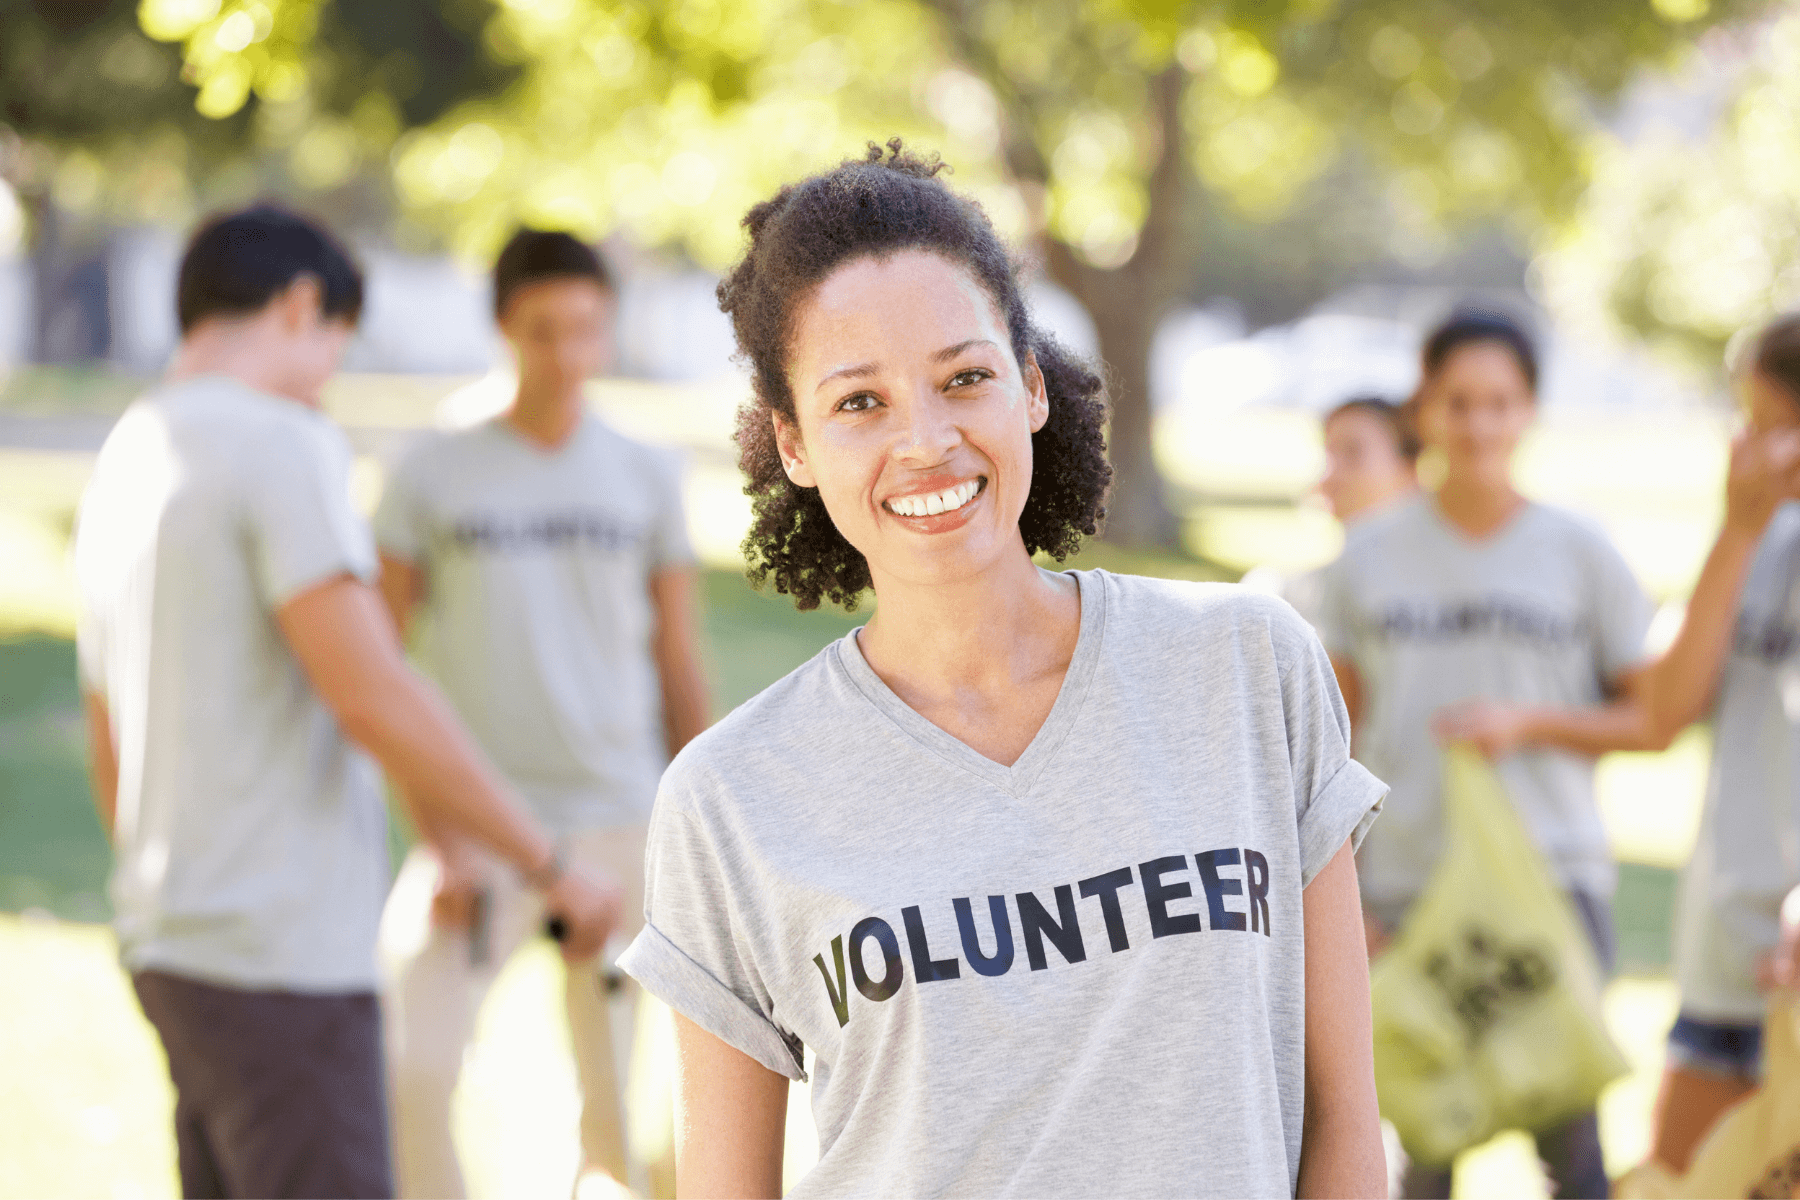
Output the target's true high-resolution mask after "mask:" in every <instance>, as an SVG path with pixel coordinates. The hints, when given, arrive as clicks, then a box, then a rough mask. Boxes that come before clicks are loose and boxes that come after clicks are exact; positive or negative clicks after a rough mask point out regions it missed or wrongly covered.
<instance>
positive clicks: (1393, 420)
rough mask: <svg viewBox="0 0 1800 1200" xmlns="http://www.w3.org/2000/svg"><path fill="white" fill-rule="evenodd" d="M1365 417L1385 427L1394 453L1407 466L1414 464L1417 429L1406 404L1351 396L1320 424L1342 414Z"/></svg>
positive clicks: (1408, 405)
mask: <svg viewBox="0 0 1800 1200" xmlns="http://www.w3.org/2000/svg"><path fill="white" fill-rule="evenodd" d="M1353 412H1358V413H1368V414H1369V415H1370V416H1371V417H1374V418H1375V419H1376V420H1378V421H1380V422H1381V423H1382V424H1383V425H1384V426H1386V427H1387V431H1388V433H1389V434H1391V435H1392V436H1393V439H1394V449H1396V450H1398V451H1399V452H1400V457H1401V458H1404V459H1405V460H1406V461H1407V462H1417V461H1418V458H1419V450H1420V448H1421V447H1420V444H1419V429H1418V422H1417V421H1416V420H1415V419H1414V412H1413V406H1412V403H1411V402H1410V401H1408V402H1407V403H1405V404H1395V403H1394V402H1393V401H1392V400H1389V399H1387V398H1386V397H1385V396H1352V397H1351V398H1350V399H1348V400H1346V401H1344V402H1343V403H1342V404H1340V405H1338V406H1337V407H1336V408H1334V409H1332V410H1331V411H1330V412H1328V413H1326V414H1325V420H1324V421H1323V422H1322V424H1325V425H1329V424H1331V423H1332V422H1333V421H1335V420H1336V419H1337V418H1339V417H1341V416H1343V415H1344V414H1345V413H1353Z"/></svg>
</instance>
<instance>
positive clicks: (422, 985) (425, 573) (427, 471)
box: [375, 230, 706, 1197]
mask: <svg viewBox="0 0 1800 1200" xmlns="http://www.w3.org/2000/svg"><path fill="white" fill-rule="evenodd" d="M615 304H616V301H615V296H614V291H613V286H612V280H611V276H610V274H609V273H608V272H607V269H606V266H605V264H604V263H603V262H602V261H601V259H600V257H599V255H598V254H596V253H595V252H594V250H593V249H592V248H591V247H589V246H586V245H584V244H583V243H581V242H579V241H577V240H576V239H575V238H573V237H571V236H570V235H568V234H566V233H543V232H535V231H530V230H527V231H523V232H521V233H519V234H518V235H517V236H515V237H514V238H513V239H512V240H511V241H510V242H508V243H507V245H506V248H505V249H504V250H503V251H501V254H500V258H499V261H498V263H497V264H496V266H495V269H494V307H495V312H496V315H497V317H498V320H499V325H500V331H501V333H502V334H503V335H505V338H506V340H507V342H508V344H509V345H510V347H511V348H512V351H513V355H514V358H515V359H516V362H517V367H518V382H517V387H516V390H515V391H514V393H513V396H512V402H511V404H510V405H509V406H508V407H507V409H506V410H505V411H504V412H503V413H501V414H500V415H498V416H496V417H494V418H492V419H490V420H486V421H482V422H479V423H477V424H475V425H473V426H471V427H468V428H464V429H460V430H457V431H455V432H450V433H444V434H439V435H435V436H433V437H431V438H429V439H428V440H427V441H425V442H424V443H423V444H421V445H419V446H417V447H416V448H414V449H413V451H412V452H411V453H410V454H408V455H407V456H406V457H405V459H404V460H403V461H401V462H400V463H399V465H398V466H397V467H396V469H395V470H394V472H393V476H392V478H391V479H390V480H389V482H388V487H387V491H386V493H385V495H384V496H383V497H382V501H381V506H380V509H379V510H378V512H377V514H376V519H375V532H376V539H377V541H378V542H379V544H380V548H381V560H382V571H381V580H382V590H383V592H384V593H385V594H386V597H387V600H388V603H389V605H390V606H391V608H392V611H393V614H394V619H395V622H396V623H397V624H398V625H399V627H400V628H401V629H403V630H404V629H406V628H407V626H408V624H409V623H410V622H412V620H413V618H414V617H415V615H416V616H418V617H421V618H423V620H422V621H420V622H419V624H420V625H421V626H422V628H421V629H420V631H419V632H420V634H421V635H422V636H420V637H419V638H418V640H417V642H416V643H415V645H416V648H417V650H418V651H419V655H420V659H421V662H422V665H424V667H425V669H426V670H427V671H428V673H430V674H431V675H432V676H433V677H435V678H436V679H437V680H438V682H439V683H440V684H441V685H442V687H443V688H444V692H445V694H446V695H448V696H449V698H450V702H451V703H452V704H454V705H455V706H456V709H457V711H458V712H459V713H460V714H461V715H462V717H463V719H464V720H466V721H467V722H468V723H469V727H470V728H471V729H472V730H473V731H474V733H475V736H476V738H477V739H478V740H479V741H480V742H481V745H482V747H483V748H484V749H485V750H486V751H487V752H488V753H489V754H491V755H493V757H494V760H495V762H497V763H498V764H499V766H500V769H501V770H502V771H503V772H505V774H506V776H507V778H508V780H510V781H511V782H512V784H513V785H514V786H515V787H517V788H518V789H519V791H520V793H521V794H522V795H523V796H524V797H525V798H526V801H527V802H528V803H529V804H530V805H531V808H532V811H533V812H534V813H535V814H536V815H537V816H538V818H539V819H540V820H542V821H543V822H544V824H545V825H546V826H548V827H549V828H550V829H552V830H554V831H555V832H556V833H557V834H558V835H559V836H561V837H562V838H564V839H566V844H567V845H568V846H569V849H570V854H571V857H572V858H573V859H574V860H575V861H577V862H585V863H590V864H592V865H593V866H594V867H596V868H597V869H601V870H605V871H608V872H610V873H611V874H613V875H615V876H616V877H617V878H619V879H620V881H621V882H622V883H623V884H624V886H625V888H626V891H627V895H628V900H627V905H626V911H625V916H624V917H623V918H622V919H621V922H620V925H619V930H618V931H619V933H620V934H622V935H627V938H628V935H630V934H631V933H634V932H635V931H636V929H637V927H638V925H639V923H640V922H641V919H642V912H643V904H642V884H643V864H644V834H645V823H646V821H647V819H648V817H649V813H650V803H651V800H652V799H653V798H654V797H655V793H656V785H657V780H658V779H659V777H660V776H661V774H662V769H663V766H664V765H665V764H666V763H667V762H668V760H669V758H670V757H671V756H673V755H674V753H675V752H676V751H678V750H680V749H681V747H682V746H683V745H684V744H686V742H687V741H688V740H689V739H690V738H692V737H693V736H694V735H695V734H697V733H699V732H700V731H701V730H702V729H703V728H705V726H706V689H705V683H704V681H703V679H702V678H701V674H700V670H699V667H698V657H697V654H696V649H695V633H694V615H693V598H692V597H693V588H694V569H693V555H692V552H691V551H690V550H689V548H688V540H687V527H686V519H685V517H684V515H683V512H682V505H681V494H680V472H679V470H678V467H677V465H676V463H675V462H674V461H673V460H672V459H671V458H670V457H669V456H667V455H665V454H664V453H662V452H660V451H655V450H652V449H651V448H649V447H647V446H642V445H639V444H638V443H636V442H633V441H631V440H629V439H627V438H625V437H622V436H620V435H619V434H618V433H616V432H614V431H613V430H612V429H611V428H609V427H608V426H607V425H606V424H605V423H604V422H603V421H601V420H600V419H599V417H597V416H595V415H594V414H593V413H591V412H589V411H588V410H587V407H586V404H585V401H584V398H583V385H584V383H585V382H586V380H587V378H588V377H589V376H590V375H593V374H595V373H597V372H599V371H600V370H602V369H603V368H604V367H605V365H606V364H607V362H608V359H609V357H610V352H611V337H612V321H613V312H614V308H615ZM428 836H429V840H430V843H431V844H430V846H429V847H428V848H421V849H420V850H418V851H415V853H414V854H413V856H412V857H410V858H409V859H408V860H407V863H406V865H405V866H404V867H403V868H402V869H401V872H400V878H399V880H398V882H397V883H396V884H395V887H394V894H393V897H392V899H391V900H390V901H389V903H388V910H387V914H386V915H385V917H384V918H383V921H382V948H383V961H384V965H385V967H386V970H387V972H388V976H389V984H388V988H387V990H386V992H385V994H384V1000H385V1001H386V1003H387V1008H386V1010H385V1015H386V1019H387V1021H388V1022H389V1028H390V1029H392V1030H393V1031H394V1032H395V1036H394V1038H393V1041H392V1049H393V1058H392V1071H393V1074H392V1077H391V1084H392V1093H393V1097H394V1147H395V1169H396V1174H397V1176H398V1182H399V1185H400V1194H401V1195H402V1196H431V1197H443V1196H457V1195H462V1194H463V1191H462V1188H463V1180H462V1176H461V1173H460V1171H459V1170H458V1166H457V1161H456V1153H455V1148H454V1145H453V1144H452V1140H451V1134H450V1096H451V1092H452V1091H453V1089H454V1088H455V1085H456V1079H457V1074H458V1070H459V1068H460V1066H461V1064H462V1059H463V1051H464V1049H465V1048H466V1046H467V1045H468V1042H469V1039H470V1036H471V1035H472V1033H473V1030H474V1024H475V1016H476V1012H477V1010H478V1008H479V1005H480V1003H481V1000H482V997H483V996H484V995H485V993H486V991H487V989H488V987H489V986H490V985H491V984H492V983H493V981H494V978H495V977H496V976H497V975H498V973H499V971H500V969H501V967H502V966H504V965H505V963H506V961H507V959H508V958H509V957H511V955H512V953H513V951H514V950H515V949H516V948H517V947H519V946H520V945H521V944H522V943H523V942H524V941H525V940H526V939H527V938H528V937H529V936H530V935H531V932H532V931H533V930H534V929H535V928H536V927H537V924H538V921H539V906H538V904H537V902H536V901H535V900H533V899H532V898H531V897H530V896H527V895H525V894H523V893H522V892H521V891H520V889H519V888H518V887H517V886H516V884H514V883H513V882H512V881H511V880H510V879H509V878H508V877H507V875H506V873H505V872H503V871H497V870H495V864H494V863H493V861H492V859H491V857H490V856H488V855H487V854H485V853H481V852H478V851H477V850H476V848H474V847H472V846H470V845H469V843H468V839H467V838H465V837H462V836H460V835H458V834H456V832H455V831H451V830H444V831H438V830H432V831H428ZM622 945H623V941H621V943H620V946H621V948H622ZM612 979H613V981H614V983H615V985H616V986H619V987H622V988H624V989H625V992H624V994H623V995H622V996H621V997H620V999H621V1002H622V1003H628V1002H630V1001H631V1000H632V998H633V997H634V994H635V986H636V985H634V984H630V983H627V982H625V981H624V979H623V978H622V977H619V976H612ZM567 1004H568V1015H569V1023H570V1029H571V1032H572V1034H573V1042H574V1048H575V1056H576V1065H577V1068H578V1070H579V1075H580V1079H581V1086H582V1094H583V1105H582V1122H581V1141H582V1151H583V1155H584V1158H585V1161H586V1165H587V1169H588V1170H592V1171H598V1170H604V1171H605V1172H607V1173H608V1174H609V1175H610V1176H611V1177H612V1178H613V1179H614V1180H617V1181H619V1182H621V1183H623V1182H624V1181H625V1179H626V1174H627V1169H626V1157H625V1147H624V1136H623V1122H622V1118H621V1114H620V1112H619V1103H618V1096H619V1091H620V1088H619V1080H618V1074H619V1073H618V1072H617V1071H616V1070H615V1066H614V1063H615V1058H616V1055H615V1053H614V1047H613V1044H612V1038H611V1032H610V1030H611V1021H610V1020H609V1014H608V1011H607V1009H608V1003H607V999H606V997H605V995H603V994H602V992H601V990H600V989H599V988H598V987H596V985H595V972H594V971H592V970H578V969H572V970H571V971H570V972H569V977H568V987H567Z"/></svg>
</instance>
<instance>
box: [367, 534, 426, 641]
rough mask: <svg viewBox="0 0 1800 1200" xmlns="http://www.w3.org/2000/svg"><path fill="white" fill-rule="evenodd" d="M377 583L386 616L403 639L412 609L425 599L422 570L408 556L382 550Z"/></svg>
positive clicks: (410, 619)
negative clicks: (402, 556) (386, 611)
mask: <svg viewBox="0 0 1800 1200" xmlns="http://www.w3.org/2000/svg"><path fill="white" fill-rule="evenodd" d="M377 586H379V588H380V589H381V599H382V601H383V603H385V604H386V605H387V610H388V616H390V617H392V618H393V620H394V631H395V632H396V633H397V634H399V636H400V640H401V641H402V642H405V641H406V629H407V626H408V625H409V624H410V623H411V621H412V614H413V609H415V608H416V607H418V605H419V603H420V602H421V601H422V600H424V599H425V572H424V571H422V570H420V569H419V568H418V566H417V565H415V564H414V563H412V562H410V561H408V560H407V559H404V558H400V557H398V556H396V555H393V554H389V553H388V552H387V551H386V550H383V551H382V552H381V578H380V581H379V583H378V585H377Z"/></svg>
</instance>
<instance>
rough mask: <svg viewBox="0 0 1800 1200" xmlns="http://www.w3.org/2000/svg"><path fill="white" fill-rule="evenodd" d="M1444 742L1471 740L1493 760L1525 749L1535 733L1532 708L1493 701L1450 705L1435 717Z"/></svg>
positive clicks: (1434, 724) (1435, 729)
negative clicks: (1532, 729)
mask: <svg viewBox="0 0 1800 1200" xmlns="http://www.w3.org/2000/svg"><path fill="white" fill-rule="evenodd" d="M1431 732H1432V733H1433V734H1435V735H1436V736H1437V740H1438V743H1439V744H1440V745H1446V746H1447V745H1449V744H1450V743H1451V742H1468V743H1470V744H1471V745H1473V746H1474V747H1475V749H1477V750H1479V751H1480V752H1481V754H1482V755H1483V757H1485V758H1486V759H1487V760H1488V761H1489V762H1492V761H1494V760H1496V759H1501V758H1505V757H1506V756H1507V755H1508V754H1511V753H1512V752H1513V751H1515V750H1518V749H1521V748H1523V747H1524V746H1525V745H1526V744H1527V742H1528V741H1529V740H1530V736H1531V710H1530V709H1528V708H1524V707H1521V706H1519V705H1516V704H1501V703H1498V702H1496V701H1493V700H1464V701H1462V702H1461V703H1458V704H1450V705H1446V706H1445V707H1443V708H1440V709H1438V710H1437V712H1436V713H1434V714H1433V715H1432V718H1431Z"/></svg>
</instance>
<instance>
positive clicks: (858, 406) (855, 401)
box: [837, 392, 875, 412]
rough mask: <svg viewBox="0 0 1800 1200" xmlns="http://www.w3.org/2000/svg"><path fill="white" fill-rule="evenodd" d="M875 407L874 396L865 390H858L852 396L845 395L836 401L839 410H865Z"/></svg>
mask: <svg viewBox="0 0 1800 1200" xmlns="http://www.w3.org/2000/svg"><path fill="white" fill-rule="evenodd" d="M874 407H875V397H873V396H871V395H869V393H867V392H858V393H856V395H854V396H845V397H844V398H843V399H842V400H839V401H838V406H837V411H839V412H867V411H869V410H870V409H871V408H874Z"/></svg>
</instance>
